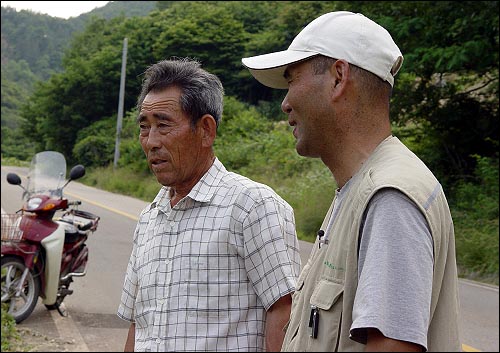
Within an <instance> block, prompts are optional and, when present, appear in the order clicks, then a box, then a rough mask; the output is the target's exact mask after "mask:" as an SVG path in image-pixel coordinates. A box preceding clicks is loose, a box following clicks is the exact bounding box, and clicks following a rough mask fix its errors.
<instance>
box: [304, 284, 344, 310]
mask: <svg viewBox="0 0 500 353" xmlns="http://www.w3.org/2000/svg"><path fill="white" fill-rule="evenodd" d="M343 292H344V284H343V283H337V282H332V281H329V280H326V279H322V280H320V281H319V283H318V284H317V285H316V288H314V292H313V294H312V296H311V301H310V303H311V305H315V306H317V307H318V308H320V309H323V310H330V308H331V307H332V305H333V303H335V302H336V301H337V300H338V299H339V297H340V296H341V295H342V293H343Z"/></svg>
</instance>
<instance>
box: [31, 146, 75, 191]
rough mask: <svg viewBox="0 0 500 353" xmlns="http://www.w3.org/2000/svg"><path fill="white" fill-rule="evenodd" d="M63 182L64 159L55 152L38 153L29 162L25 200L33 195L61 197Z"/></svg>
mask: <svg viewBox="0 0 500 353" xmlns="http://www.w3.org/2000/svg"><path fill="white" fill-rule="evenodd" d="M65 180H66V159H65V158H64V156H63V155H62V154H61V153H59V152H55V151H44V152H39V153H37V154H36V155H35V156H34V157H33V158H32V160H31V166H30V170H29V173H28V184H27V187H26V189H27V191H28V193H27V195H25V196H26V199H29V198H30V197H32V196H33V195H35V194H44V195H49V196H52V197H62V187H63V185H64V182H65Z"/></svg>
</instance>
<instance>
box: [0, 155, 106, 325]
mask: <svg viewBox="0 0 500 353" xmlns="http://www.w3.org/2000/svg"><path fill="white" fill-rule="evenodd" d="M84 175H85V168H84V167H83V166H82V165H76V166H75V167H73V168H72V169H71V171H70V178H69V180H67V181H66V160H65V158H64V156H63V155H62V154H61V153H59V152H54V151H44V152H40V153H37V154H36V155H35V156H34V157H33V159H32V161H31V166H30V170H29V174H28V183H27V186H26V188H25V187H23V186H22V185H21V178H20V177H19V176H18V175H17V174H15V173H9V174H8V175H7V181H8V182H9V184H13V185H19V186H21V188H23V190H24V193H23V199H26V202H25V204H24V205H23V208H22V209H21V210H19V211H18V212H17V213H16V214H2V232H1V234H2V304H3V303H7V305H8V312H9V314H11V315H12V316H13V317H14V319H15V321H16V322H17V323H20V322H21V321H23V320H25V319H26V318H28V317H29V315H30V314H31V313H32V312H33V310H34V308H35V306H36V304H37V301H38V297H39V296H40V297H41V298H42V300H43V304H45V306H46V307H47V309H49V310H53V309H57V310H58V311H59V313H60V314H61V315H63V316H66V313H65V310H64V309H63V307H61V304H62V302H63V300H64V298H65V297H66V296H67V295H69V294H72V293H73V291H72V290H71V289H69V286H70V284H71V282H73V277H81V276H85V274H86V266H87V260H88V248H87V246H86V244H85V243H86V241H87V239H88V236H89V235H90V234H91V233H92V232H94V231H95V230H96V229H97V225H98V223H99V219H100V218H99V217H98V216H96V215H94V214H92V213H90V212H85V211H81V210H78V206H79V205H80V204H81V201H71V202H70V201H68V199H66V198H64V197H63V192H62V191H63V189H64V187H65V186H66V185H68V183H69V182H70V181H72V180H76V179H79V178H81V177H83V176H84ZM57 211H61V212H62V214H61V215H60V216H57V215H56V213H57Z"/></svg>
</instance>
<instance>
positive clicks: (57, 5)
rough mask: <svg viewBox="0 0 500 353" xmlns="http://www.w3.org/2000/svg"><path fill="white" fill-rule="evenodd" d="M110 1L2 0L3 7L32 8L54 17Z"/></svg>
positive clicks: (75, 15)
mask: <svg viewBox="0 0 500 353" xmlns="http://www.w3.org/2000/svg"><path fill="white" fill-rule="evenodd" d="M108 2H109V1H2V2H1V3H2V7H7V6H10V7H13V8H15V9H16V10H18V11H19V10H31V11H33V12H38V13H43V14H47V15H50V16H53V17H60V18H65V19H68V18H70V17H77V16H79V15H81V14H82V13H86V12H89V11H92V10H93V9H95V8H96V7H102V6H104V5H106V4H107V3H108Z"/></svg>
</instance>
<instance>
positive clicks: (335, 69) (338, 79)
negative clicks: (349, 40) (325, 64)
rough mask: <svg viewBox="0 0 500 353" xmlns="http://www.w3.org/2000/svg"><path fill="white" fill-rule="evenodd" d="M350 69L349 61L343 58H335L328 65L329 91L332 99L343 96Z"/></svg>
mask: <svg viewBox="0 0 500 353" xmlns="http://www.w3.org/2000/svg"><path fill="white" fill-rule="evenodd" d="M350 75H351V70H350V67H349V63H348V62H347V61H345V60H337V61H335V63H333V64H332V66H330V78H331V92H332V99H333V100H337V99H339V98H340V97H342V96H343V94H344V93H345V91H346V87H347V82H348V79H349V76H350Z"/></svg>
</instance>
